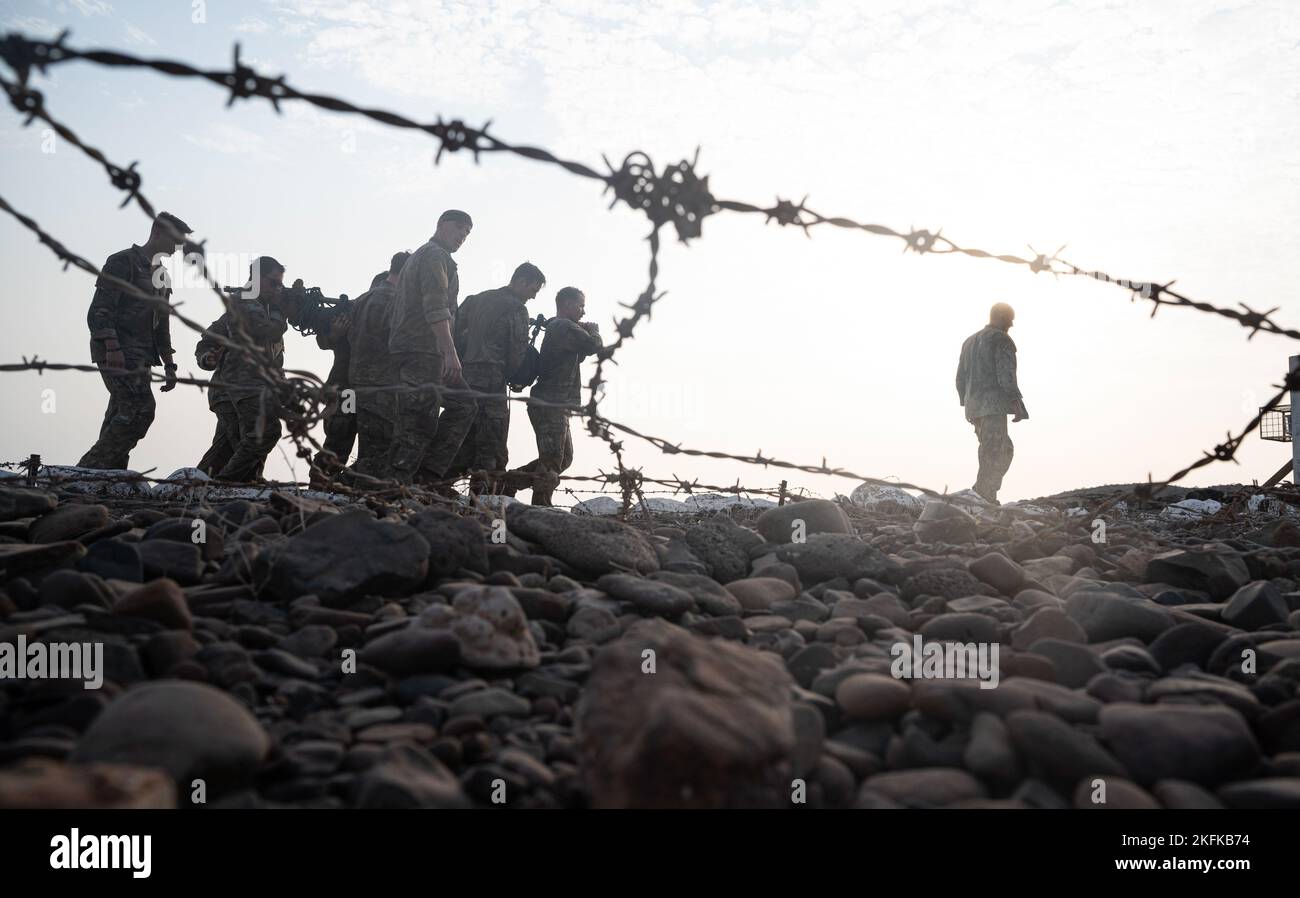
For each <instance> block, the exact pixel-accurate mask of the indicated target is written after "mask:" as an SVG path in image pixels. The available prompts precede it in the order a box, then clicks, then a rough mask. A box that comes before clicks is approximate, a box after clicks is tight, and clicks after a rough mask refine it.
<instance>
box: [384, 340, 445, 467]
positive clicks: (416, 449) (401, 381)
mask: <svg viewBox="0 0 1300 898" xmlns="http://www.w3.org/2000/svg"><path fill="white" fill-rule="evenodd" d="M397 366H398V378H397V380H398V386H399V389H398V390H396V391H395V393H394V402H395V406H394V408H395V416H394V420H393V444H392V448H391V449H390V450H389V455H388V465H387V473H388V476H390V477H392V478H393V479H395V480H397V481H399V482H400V483H410V482H411V480H412V479H413V478H414V477H415V473H416V471H418V470H420V465H421V462H423V461H424V456H425V454H426V453H427V452H428V450H429V444H430V443H431V442H433V438H434V435H435V434H436V433H437V432H438V387H437V383H438V380H439V378H440V377H441V376H442V358H441V356H437V355H433V354H429V353H409V354H408V355H406V356H405V357H403V358H402V359H401V360H399V361H398V363H397Z"/></svg>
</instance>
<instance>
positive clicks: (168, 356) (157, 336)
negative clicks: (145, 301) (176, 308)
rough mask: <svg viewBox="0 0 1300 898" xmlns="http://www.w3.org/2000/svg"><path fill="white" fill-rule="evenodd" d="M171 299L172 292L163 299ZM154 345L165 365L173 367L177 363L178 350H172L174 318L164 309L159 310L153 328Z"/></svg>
mask: <svg viewBox="0 0 1300 898" xmlns="http://www.w3.org/2000/svg"><path fill="white" fill-rule="evenodd" d="M170 298H171V290H168V291H167V292H166V293H165V294H164V295H163V299H170ZM153 345H154V347H155V348H157V350H158V355H159V356H161V357H162V360H163V362H164V363H165V364H167V365H171V364H173V363H174V362H175V356H176V350H174V349H173V348H172V316H171V313H170V312H168V311H167V310H166V309H164V308H159V309H158V313H157V318H156V319H155V321H154V326H153Z"/></svg>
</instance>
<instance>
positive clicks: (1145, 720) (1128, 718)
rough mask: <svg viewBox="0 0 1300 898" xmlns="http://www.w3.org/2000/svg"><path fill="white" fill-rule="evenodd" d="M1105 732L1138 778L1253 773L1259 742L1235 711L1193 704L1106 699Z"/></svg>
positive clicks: (1212, 778)
mask: <svg viewBox="0 0 1300 898" xmlns="http://www.w3.org/2000/svg"><path fill="white" fill-rule="evenodd" d="M1100 720H1101V735H1102V738H1103V739H1104V740H1105V741H1106V744H1107V745H1108V746H1109V747H1110V749H1111V751H1112V752H1114V754H1115V756H1116V757H1117V758H1118V759H1119V761H1120V763H1122V764H1123V765H1124V766H1125V767H1126V768H1127V769H1128V771H1129V773H1130V774H1131V775H1132V776H1133V778H1134V779H1135V780H1136V781H1137V782H1139V783H1143V784H1145V783H1152V782H1155V781H1156V780H1161V779H1185V780H1190V781H1191V782H1194V783H1200V784H1202V785H1213V784H1215V783H1219V782H1222V781H1223V780H1227V779H1233V778H1235V777H1237V776H1240V775H1242V774H1245V773H1249V772H1250V771H1251V770H1252V769H1253V768H1254V767H1255V765H1256V764H1258V762H1259V746H1258V745H1257V744H1256V742H1255V737H1254V735H1253V734H1252V733H1251V731H1250V727H1248V726H1247V725H1246V722H1245V721H1244V720H1243V719H1242V717H1241V715H1240V714H1238V713H1237V712H1236V711H1231V710H1229V709H1227V708H1221V707H1196V706H1192V705H1129V704H1116V705H1107V706H1106V707H1104V708H1102V710H1101V717H1100Z"/></svg>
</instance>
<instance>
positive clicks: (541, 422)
mask: <svg viewBox="0 0 1300 898" xmlns="http://www.w3.org/2000/svg"><path fill="white" fill-rule="evenodd" d="M600 348H601V342H600V334H599V333H593V332H592V331H589V330H587V328H586V327H584V326H583V325H581V324H579V323H578V322H576V321H570V320H569V319H568V318H552V319H551V320H550V321H548V322H546V336H545V337H544V338H542V348H541V356H542V363H541V371H540V373H539V374H538V376H537V384H536V385H535V386H534V387H533V389H532V392H530V393H529V396H530V397H531V398H533V399H541V400H544V401H546V402H562V403H565V404H567V405H577V404H578V403H579V402H581V401H582V382H581V380H580V373H579V369H580V365H581V363H582V360H583V359H584V358H586V357H587V356H589V355H591V354H592V353H595V352H598V351H599V350H600ZM528 420H529V421H531V422H532V425H533V433H534V435H535V436H536V437H537V458H536V459H534V460H533V461H531V462H529V463H528V464H526V465H524V466H523V467H522V468H520V469H519V470H520V471H521V472H527V473H531V474H534V475H543V476H542V477H541V478H539V479H536V482H535V485H534V486H533V504H534V505H550V504H551V493H552V491H553V490H554V489H555V486H556V485H557V484H558V482H559V481H558V479H557V478H558V477H559V475H560V474H561V473H563V472H564V471H566V470H568V467H569V465H571V464H573V437H572V436H571V435H570V433H569V412H568V411H566V410H565V409H562V408H550V407H547V406H544V405H534V404H533V403H531V402H530V403H529V404H528Z"/></svg>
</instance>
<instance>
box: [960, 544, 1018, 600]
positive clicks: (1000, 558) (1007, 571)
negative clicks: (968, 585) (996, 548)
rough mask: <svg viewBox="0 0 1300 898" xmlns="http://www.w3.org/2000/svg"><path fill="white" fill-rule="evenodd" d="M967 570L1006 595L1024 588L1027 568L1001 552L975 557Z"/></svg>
mask: <svg viewBox="0 0 1300 898" xmlns="http://www.w3.org/2000/svg"><path fill="white" fill-rule="evenodd" d="M967 570H969V571H970V572H971V573H972V574H974V575H975V576H976V577H978V578H979V579H981V580H983V581H984V582H985V583H987V584H988V585H989V586H992V587H993V588H994V589H996V590H997V591H998V592H1000V593H1002V595H1004V596H1014V595H1015V594H1016V593H1017V592H1019V591H1020V590H1021V589H1023V588H1024V584H1025V569H1024V568H1022V567H1021V566H1020V565H1018V564H1016V563H1015V562H1014V561H1012V560H1011V559H1010V558H1008V557H1007V556H1005V555H1003V554H1002V553H1000V552H990V553H989V554H988V555H984V556H982V557H980V558H977V559H975V560H974V561H972V562H971V563H970V564H969V565H967Z"/></svg>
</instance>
